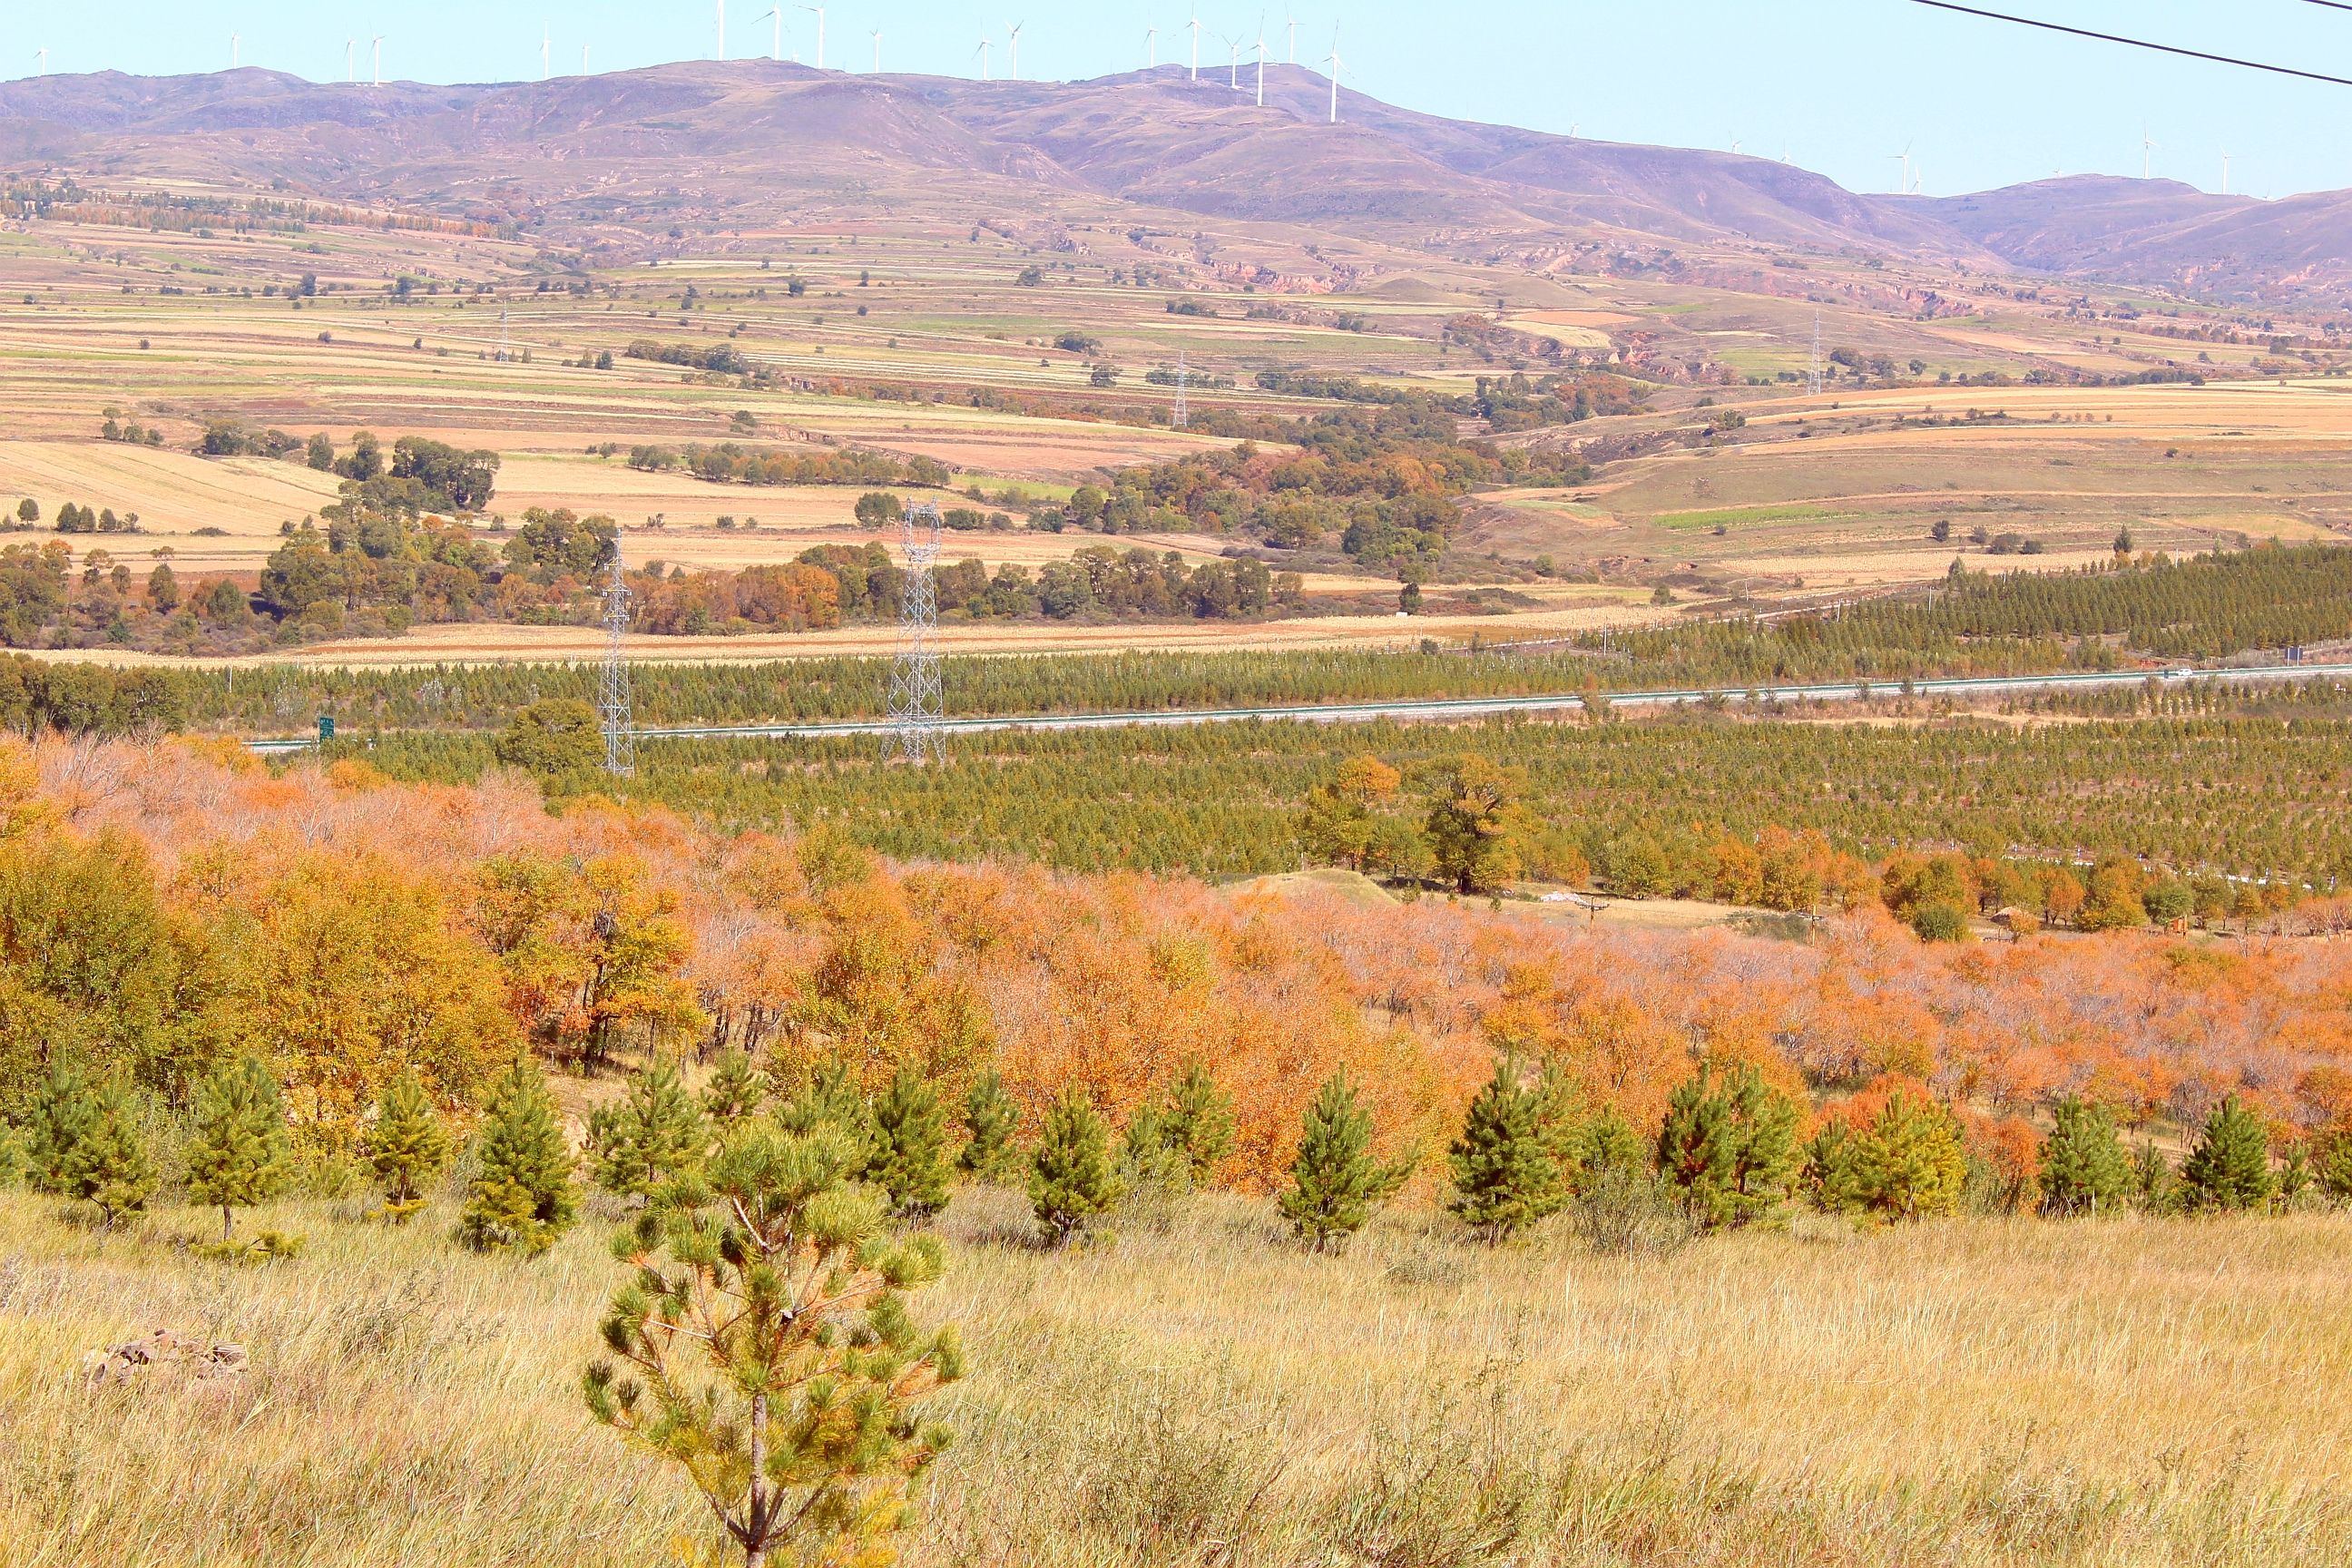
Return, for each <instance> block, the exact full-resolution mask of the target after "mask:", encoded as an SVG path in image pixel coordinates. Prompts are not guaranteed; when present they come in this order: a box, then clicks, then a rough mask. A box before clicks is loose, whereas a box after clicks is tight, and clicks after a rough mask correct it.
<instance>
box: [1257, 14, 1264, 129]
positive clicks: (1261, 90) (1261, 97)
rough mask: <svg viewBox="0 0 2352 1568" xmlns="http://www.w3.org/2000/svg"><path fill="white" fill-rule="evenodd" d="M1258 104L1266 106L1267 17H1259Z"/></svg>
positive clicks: (1261, 106)
mask: <svg viewBox="0 0 2352 1568" xmlns="http://www.w3.org/2000/svg"><path fill="white" fill-rule="evenodd" d="M1257 106H1258V107H1259V108H1260V109H1264V108H1265V16H1264V15H1263V14H1260V16H1258V19H1257Z"/></svg>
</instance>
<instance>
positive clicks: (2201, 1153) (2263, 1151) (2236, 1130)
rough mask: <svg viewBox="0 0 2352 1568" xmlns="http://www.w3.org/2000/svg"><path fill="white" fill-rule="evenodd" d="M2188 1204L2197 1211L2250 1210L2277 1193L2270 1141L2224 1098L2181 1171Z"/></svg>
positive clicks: (2255, 1120) (2252, 1118) (2234, 1100)
mask: <svg viewBox="0 0 2352 1568" xmlns="http://www.w3.org/2000/svg"><path fill="white" fill-rule="evenodd" d="M2180 1180H2181V1184H2182V1186H2183V1187H2185V1188H2186V1189H2187V1193H2188V1197H2189V1203H2190V1204H2191V1205H2194V1206H2196V1207H2198V1208H2207V1209H2252V1208H2260V1207H2262V1206H2263V1205H2264V1204H2266V1203H2268V1202H2270V1200H2271V1194H2273V1192H2275V1191H2277V1190H2278V1189H2277V1184H2276V1183H2275V1182H2274V1181H2273V1178H2272V1176H2271V1150H2270V1136H2269V1134H2268V1132H2267V1131H2265V1130H2264V1129H2263V1119H2262V1118H2261V1117H2259V1116H2256V1115H2255V1114H2254V1113H2253V1112H2252V1111H2251V1110H2247V1109H2246V1108H2245V1107H2244V1106H2242V1105H2241V1104H2239V1103H2238V1097H2237V1096H2236V1095H2234V1094H2232V1095H2228V1096H2225V1097H2224V1098H2223V1099H2222V1100H2221V1104H2219V1105H2217V1106H2215V1107H2214V1108H2213V1112H2212V1114H2211V1115H2210V1116H2208V1117H2207V1118H2206V1119H2205V1131H2204V1134H2203V1135H2202V1136H2201V1137H2200V1138H2199V1139H2198V1140H2197V1147H2196V1148H2194V1149H2192V1150H2190V1151H2189V1158H2188V1160H2187V1161H2186V1162H2184V1163H2182V1165H2181V1167H2180Z"/></svg>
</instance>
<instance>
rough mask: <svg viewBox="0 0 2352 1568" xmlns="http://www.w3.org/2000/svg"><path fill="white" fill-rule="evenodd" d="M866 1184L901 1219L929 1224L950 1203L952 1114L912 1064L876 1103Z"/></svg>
mask: <svg viewBox="0 0 2352 1568" xmlns="http://www.w3.org/2000/svg"><path fill="white" fill-rule="evenodd" d="M871 1123H872V1126H873V1130H874V1136H873V1143H872V1152H870V1153H869V1155H868V1156H867V1159H866V1180H867V1181H869V1182H872V1183H873V1184H875V1185H876V1186H878V1187H880V1188H881V1189H882V1192H883V1195H884V1196H885V1197H887V1199H888V1200H889V1204H890V1212H891V1213H892V1214H893V1215H896V1216H898V1218H900V1219H918V1220H919V1219H928V1218H929V1217H930V1216H931V1215H935V1214H937V1213H939V1212H940V1210H941V1209H943V1208H945V1207H947V1203H948V1163H947V1142H948V1114H947V1110H946V1108H945V1107H943V1106H941V1105H940V1097H939V1093H938V1091H937V1090H935V1089H932V1088H931V1086H930V1083H929V1080H928V1079H925V1078H924V1077H923V1075H922V1074H921V1072H919V1070H917V1068H916V1067H915V1065H914V1064H913V1063H912V1062H908V1063H907V1064H905V1065H903V1066H901V1067H900V1068H898V1073H897V1074H896V1075H895V1076H894V1077H893V1078H892V1079H890V1082H889V1085H888V1087H887V1088H886V1089H883V1091H882V1092H881V1093H880V1094H878V1095H877V1096H876V1097H875V1099H874V1108H873V1114H872V1118H871Z"/></svg>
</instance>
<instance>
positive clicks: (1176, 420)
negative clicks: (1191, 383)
mask: <svg viewBox="0 0 2352 1568" xmlns="http://www.w3.org/2000/svg"><path fill="white" fill-rule="evenodd" d="M1188 379H1189V377H1188V375H1187V374H1186V372H1185V369H1184V355H1183V353H1182V352H1181V350H1180V351H1179V352H1178V353H1177V355H1176V411H1175V412H1174V413H1173V414H1171V415H1170V416H1168V424H1169V426H1170V427H1171V428H1172V429H1177V430H1181V429H1183V428H1184V426H1186V425H1187V424H1188V423H1189V422H1190V419H1189V416H1188V415H1187V414H1186V412H1185V408H1184V383H1185V382H1186V380H1188Z"/></svg>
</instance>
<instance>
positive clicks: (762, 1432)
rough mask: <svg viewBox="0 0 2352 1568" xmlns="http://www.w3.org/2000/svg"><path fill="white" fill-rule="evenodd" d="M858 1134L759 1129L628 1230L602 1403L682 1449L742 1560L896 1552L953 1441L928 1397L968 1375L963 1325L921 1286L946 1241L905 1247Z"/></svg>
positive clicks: (682, 1461) (587, 1383) (645, 1437)
mask: <svg viewBox="0 0 2352 1568" xmlns="http://www.w3.org/2000/svg"><path fill="white" fill-rule="evenodd" d="M850 1159H851V1155H850V1152H849V1149H848V1146H847V1144H846V1142H845V1140H844V1139H843V1138H842V1137H841V1136H840V1132H839V1129H838V1128H836V1127H833V1126H831V1125H824V1126H820V1127H819V1128H818V1129H816V1130H815V1131H813V1132H810V1133H806V1134H795V1133H792V1132H788V1131H783V1130H782V1129H780V1128H778V1127H775V1126H772V1125H766V1124H762V1123H761V1122H760V1121H745V1122H743V1123H741V1124H740V1125H739V1126H738V1127H737V1128H736V1129H735V1130H734V1131H732V1132H731V1133H730V1135H729V1137H728V1139H727V1141H726V1142H723V1143H722V1144H721V1145H720V1146H719V1152H718V1153H717V1154H715V1155H714V1156H713V1157H712V1158H711V1161H710V1163H709V1168H708V1170H707V1172H706V1173H705V1179H704V1182H703V1184H702V1186H703V1189H704V1190H703V1191H701V1192H698V1193H697V1194H694V1195H695V1196H696V1197H697V1198H698V1199H707V1200H708V1201H707V1202H705V1203H702V1204H699V1205H676V1206H672V1207H667V1208H660V1207H656V1208H648V1209H646V1210H645V1211H643V1212H642V1213H640V1214H639V1215H637V1218H636V1223H635V1226H634V1228H633V1229H632V1230H631V1231H629V1232H627V1233H625V1234H624V1235H623V1236H621V1237H618V1238H616V1239H615V1241H614V1248H613V1250H614V1255H615V1257H616V1258H619V1260H620V1261H621V1262H622V1263H623V1264H625V1266H626V1267H627V1268H628V1269H629V1280H628V1282H627V1283H626V1284H625V1285H623V1286H622V1287H621V1289H619V1290H618V1291H617V1292H616V1293H615V1294H614V1297H613V1304H612V1309H611V1310H610V1311H609V1312H608V1313H607V1314H606V1316H605V1318H604V1324H603V1335H604V1345H605V1348H606V1350H607V1351H608V1352H609V1355H608V1356H607V1357H606V1358H604V1359H600V1360H598V1361H597V1362H595V1363H593V1364H592V1365H591V1366H590V1367H589V1368H588V1370H587V1373H586V1374H585V1376H584V1377H583V1393H584V1394H586V1397H587V1402H588V1409H589V1412H590V1414H591V1415H593V1416H594V1417H595V1418H596V1419H597V1420H598V1421H601V1422H603V1423H604V1425H606V1426H611V1427H612V1428H614V1430H615V1431H616V1432H618V1433H619V1434H620V1435H621V1436H622V1437H623V1438H624V1439H625V1440H626V1441H627V1442H629V1443H630V1444H631V1445H632V1446H634V1447H639V1448H642V1449H645V1450H646V1451H647V1452H649V1453H652V1454H655V1455H656V1456H658V1457H660V1458H667V1459H670V1460H673V1461H675V1462H676V1463H677V1464H678V1465H679V1466H680V1467H682V1468H684V1469H685V1471H686V1473H687V1475H688V1478H689V1479H691V1480H692V1481H693V1482H694V1484H695V1485H696V1487H698V1489H700V1490H701V1492H702V1494H703V1497H704V1499H705V1500H706V1501H708V1502H709V1506H710V1508H711V1510H712V1511H713V1512H714V1513H715V1514H717V1516H718V1518H719V1522H720V1524H721V1526H722V1527H723V1528H724V1529H725V1531H726V1532H727V1536H728V1538H729V1539H730V1540H731V1541H732V1542H734V1544H735V1545H736V1546H737V1547H738V1548H740V1550H741V1552H742V1553H743V1562H744V1563H745V1564H746V1568H764V1565H765V1564H767V1563H770V1562H771V1561H790V1562H793V1563H810V1564H815V1563H830V1564H851V1563H857V1564H882V1563H891V1562H894V1561H896V1559H897V1553H896V1552H894V1551H893V1550H892V1549H891V1537H893V1536H894V1535H896V1534H898V1532H899V1531H902V1530H904V1529H905V1528H906V1526H907V1525H908V1523H909V1522H910V1521H911V1519H912V1515H913V1509H912V1505H911V1502H910V1501H909V1492H910V1489H911V1488H912V1486H913V1485H914V1483H915V1482H916V1481H917V1480H918V1479H919V1478H920V1477H921V1475H922V1473H923V1472H924V1471H925V1470H926V1469H928V1468H929V1466H930V1464H931V1461H932V1460H933V1459H935V1458H937V1457H938V1456H939V1453H940V1449H941V1448H942V1447H945V1445H946V1441H947V1435H946V1433H945V1432H944V1431H942V1430H940V1428H939V1427H937V1426H926V1425H921V1424H919V1423H918V1422H917V1420H916V1419H915V1415H914V1411H913V1408H912V1406H913V1405H914V1403H915V1401H917V1400H918V1399H919V1398H921V1397H922V1396H923V1395H924V1394H927V1393H929V1392H930V1391H931V1390H932V1389H933V1388H935V1387H937V1386H938V1385H939V1384H942V1383H946V1382H949V1381H951V1380H952V1379H954V1378H956V1377H958V1376H960V1375H961V1373H962V1370H963V1369H962V1356H961V1350H960V1348H959V1346H958V1344H957V1341H956V1336H955V1331H954V1330H953V1329H951V1328H949V1329H941V1330H940V1331H936V1332H931V1333H926V1332H924V1331H920V1330H919V1329H918V1328H917V1327H916V1326H915V1323H914V1321H913V1319H912V1317H911V1316H910V1315H909V1314H908V1310H907V1305H906V1293H907V1292H908V1291H910V1290H913V1289H919V1288H920V1287H921V1286H924V1285H928V1284H929V1283H930V1282H931V1281H933V1280H935V1279H938V1278H939V1275H940V1267H941V1256H942V1255H941V1250H940V1244H939V1242H938V1241H937V1240H936V1239H935V1238H933V1237H928V1236H923V1237H913V1238H912V1239H910V1240H908V1241H904V1242H894V1241H892V1240H890V1239H889V1237H887V1234H886V1233H885V1230H884V1225H883V1219H884V1216H883V1213H882V1205H881V1199H880V1198H879V1196H878V1195H877V1194H875V1193H874V1192H873V1191H872V1190H871V1189H870V1188H864V1187H859V1186H856V1185H854V1184H853V1183H854V1182H855V1180H856V1172H855V1171H854V1170H853V1169H852V1168H851V1165H850Z"/></svg>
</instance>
